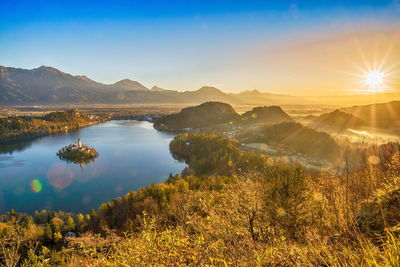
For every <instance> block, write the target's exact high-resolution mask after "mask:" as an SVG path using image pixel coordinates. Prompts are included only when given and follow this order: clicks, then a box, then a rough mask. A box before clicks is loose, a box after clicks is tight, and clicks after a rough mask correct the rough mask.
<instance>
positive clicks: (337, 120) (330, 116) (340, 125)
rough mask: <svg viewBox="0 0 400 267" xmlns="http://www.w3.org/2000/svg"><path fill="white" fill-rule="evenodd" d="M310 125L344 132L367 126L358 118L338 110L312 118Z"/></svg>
mask: <svg viewBox="0 0 400 267" xmlns="http://www.w3.org/2000/svg"><path fill="white" fill-rule="evenodd" d="M311 125H313V126H315V127H318V128H328V129H332V130H338V131H342V130H346V129H348V128H353V129H357V128H360V127H364V126H367V125H368V124H367V123H366V122H365V121H363V120H362V119H360V118H359V117H357V116H355V115H353V114H350V113H346V112H343V111H340V110H334V111H332V112H329V113H324V114H322V115H320V116H317V117H315V118H312V121H311Z"/></svg>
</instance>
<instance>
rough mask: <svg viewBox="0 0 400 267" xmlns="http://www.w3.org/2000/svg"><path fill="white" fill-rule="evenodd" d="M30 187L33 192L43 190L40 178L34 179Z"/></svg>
mask: <svg viewBox="0 0 400 267" xmlns="http://www.w3.org/2000/svg"><path fill="white" fill-rule="evenodd" d="M30 187H31V191H32V192H33V193H40V192H41V191H42V183H41V182H40V180H38V179H33V180H32V181H31V183H30Z"/></svg>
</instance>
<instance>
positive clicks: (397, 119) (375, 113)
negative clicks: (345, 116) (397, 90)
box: [341, 101, 400, 128]
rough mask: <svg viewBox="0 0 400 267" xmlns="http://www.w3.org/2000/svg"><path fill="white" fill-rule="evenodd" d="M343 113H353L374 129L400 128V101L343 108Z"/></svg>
mask: <svg viewBox="0 0 400 267" xmlns="http://www.w3.org/2000/svg"><path fill="white" fill-rule="evenodd" d="M341 111H344V112H347V113H351V114H353V115H355V116H357V117H359V118H361V119H363V120H364V121H365V122H367V123H368V124H369V125H370V126H373V127H381V128H394V127H396V128H398V127H400V101H392V102H389V103H377V104H371V105H365V106H354V107H349V108H342V109H341Z"/></svg>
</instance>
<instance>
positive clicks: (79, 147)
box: [57, 138, 99, 164]
mask: <svg viewBox="0 0 400 267" xmlns="http://www.w3.org/2000/svg"><path fill="white" fill-rule="evenodd" d="M57 156H58V157H59V158H60V159H62V160H66V161H68V162H72V163H78V164H81V163H89V162H91V161H93V160H94V159H95V158H97V157H98V156H99V153H97V151H96V149H94V148H91V147H88V146H87V145H83V144H82V142H81V140H80V138H78V141H77V142H76V143H75V144H70V145H68V146H65V147H63V148H61V149H60V150H59V151H58V153H57Z"/></svg>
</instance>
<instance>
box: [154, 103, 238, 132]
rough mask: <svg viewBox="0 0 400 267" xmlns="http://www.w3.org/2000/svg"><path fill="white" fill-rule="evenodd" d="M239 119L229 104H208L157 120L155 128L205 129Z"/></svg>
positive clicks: (188, 108)
mask: <svg viewBox="0 0 400 267" xmlns="http://www.w3.org/2000/svg"><path fill="white" fill-rule="evenodd" d="M239 118H240V116H239V114H238V113H236V111H235V110H234V109H233V107H232V106H231V105H229V104H226V103H221V102H206V103H203V104H201V105H198V106H194V107H187V108H184V109H182V110H181V111H180V112H178V113H175V114H171V115H166V116H164V117H161V118H159V119H157V120H156V122H155V124H154V127H155V128H156V129H158V130H181V129H185V128H205V127H211V126H215V125H217V124H221V123H229V122H233V121H237V120H238V119H239Z"/></svg>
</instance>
